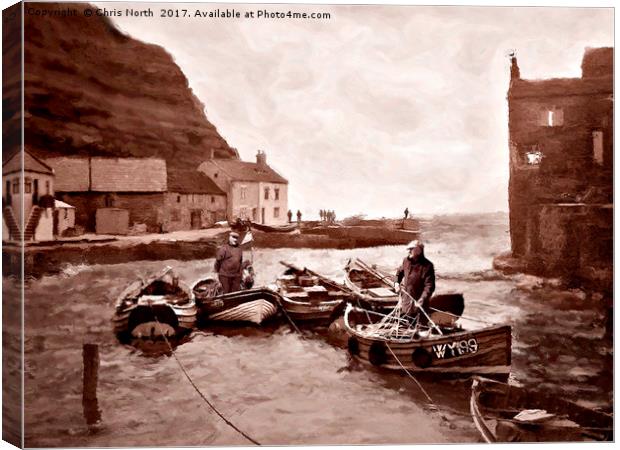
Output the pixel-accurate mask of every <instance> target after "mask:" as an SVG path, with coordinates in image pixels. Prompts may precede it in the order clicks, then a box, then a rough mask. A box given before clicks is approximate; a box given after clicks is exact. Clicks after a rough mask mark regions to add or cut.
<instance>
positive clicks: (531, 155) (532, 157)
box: [525, 150, 543, 166]
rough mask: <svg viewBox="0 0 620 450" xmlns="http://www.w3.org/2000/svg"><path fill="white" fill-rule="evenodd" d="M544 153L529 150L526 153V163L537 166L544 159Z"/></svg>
mask: <svg viewBox="0 0 620 450" xmlns="http://www.w3.org/2000/svg"><path fill="white" fill-rule="evenodd" d="M542 157H543V154H542V152H541V151H539V150H533V151H529V152H527V153H526V154H525V158H526V161H525V162H526V163H527V164H528V165H530V166H537V165H539V164H540V161H542Z"/></svg>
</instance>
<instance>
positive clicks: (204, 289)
mask: <svg viewBox="0 0 620 450" xmlns="http://www.w3.org/2000/svg"><path fill="white" fill-rule="evenodd" d="M218 286H219V283H218V282H217V281H216V280H214V279H213V278H207V279H204V280H200V281H199V282H197V283H196V284H195V285H194V287H193V288H192V290H193V292H194V295H195V296H196V303H197V305H198V310H199V317H200V319H201V320H212V321H225V322H252V323H255V324H258V325H260V324H261V323H262V322H263V321H265V320H267V319H268V318H270V317H272V316H275V315H276V313H277V312H278V306H279V301H280V298H279V295H278V294H277V293H276V292H274V291H273V290H271V289H268V288H263V287H261V288H254V289H246V290H242V291H237V292H230V293H228V294H222V293H221V290H219V291H218V289H217V287H218Z"/></svg>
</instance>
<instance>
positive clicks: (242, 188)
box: [241, 186, 248, 200]
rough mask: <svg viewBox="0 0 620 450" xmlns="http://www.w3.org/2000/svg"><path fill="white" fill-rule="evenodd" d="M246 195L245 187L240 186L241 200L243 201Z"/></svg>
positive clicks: (246, 189)
mask: <svg viewBox="0 0 620 450" xmlns="http://www.w3.org/2000/svg"><path fill="white" fill-rule="evenodd" d="M247 194H248V188H247V186H241V200H245V198H246V197H247Z"/></svg>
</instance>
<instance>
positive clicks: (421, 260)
mask: <svg viewBox="0 0 620 450" xmlns="http://www.w3.org/2000/svg"><path fill="white" fill-rule="evenodd" d="M407 251H408V252H409V254H408V255H407V257H405V259H403V263H402V265H401V266H400V267H399V268H398V270H397V272H396V282H395V283H394V290H395V291H396V292H399V291H400V289H401V281H402V289H403V290H404V292H405V294H404V295H401V308H402V312H403V313H404V314H405V315H407V316H409V317H410V318H411V320H413V319H414V318H415V317H416V316H417V314H418V312H419V311H418V308H420V307H421V308H423V309H424V310H425V311H428V302H429V300H430V298H431V296H432V295H433V292H434V291H435V268H434V266H433V263H432V262H430V261H429V260H428V259H426V257H425V256H424V243H423V242H422V241H419V240H414V241H411V242H409V244H407Z"/></svg>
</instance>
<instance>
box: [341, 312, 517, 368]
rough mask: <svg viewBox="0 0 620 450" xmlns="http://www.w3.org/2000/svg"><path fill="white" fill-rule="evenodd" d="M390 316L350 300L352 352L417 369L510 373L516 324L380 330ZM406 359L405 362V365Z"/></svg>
mask: <svg viewBox="0 0 620 450" xmlns="http://www.w3.org/2000/svg"><path fill="white" fill-rule="evenodd" d="M383 317H385V315H383V314H379V313H377V312H375V311H368V310H364V309H362V308H358V307H354V306H352V305H347V307H346V309H345V313H344V327H345V330H346V332H347V334H348V336H349V337H348V348H349V352H350V353H351V355H353V356H355V357H357V358H359V359H361V360H362V361H366V362H369V363H371V364H373V365H375V366H381V367H385V368H388V369H402V368H403V367H404V368H406V369H408V370H411V371H412V372H429V373H446V374H493V375H494V376H507V375H508V374H509V373H510V364H511V340H512V338H511V328H510V326H508V325H501V326H491V327H487V328H481V329H477V330H463V329H462V328H460V327H453V328H442V329H441V330H442V333H443V334H441V335H440V334H434V333H428V334H426V333H419V334H418V333H413V334H412V333H410V332H406V331H403V332H402V334H401V335H396V336H394V335H390V336H389V337H385V336H381V335H380V334H378V333H375V330H376V327H377V324H378V323H379V322H380V320H381V319H382V318H383ZM401 364H402V365H401Z"/></svg>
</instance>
